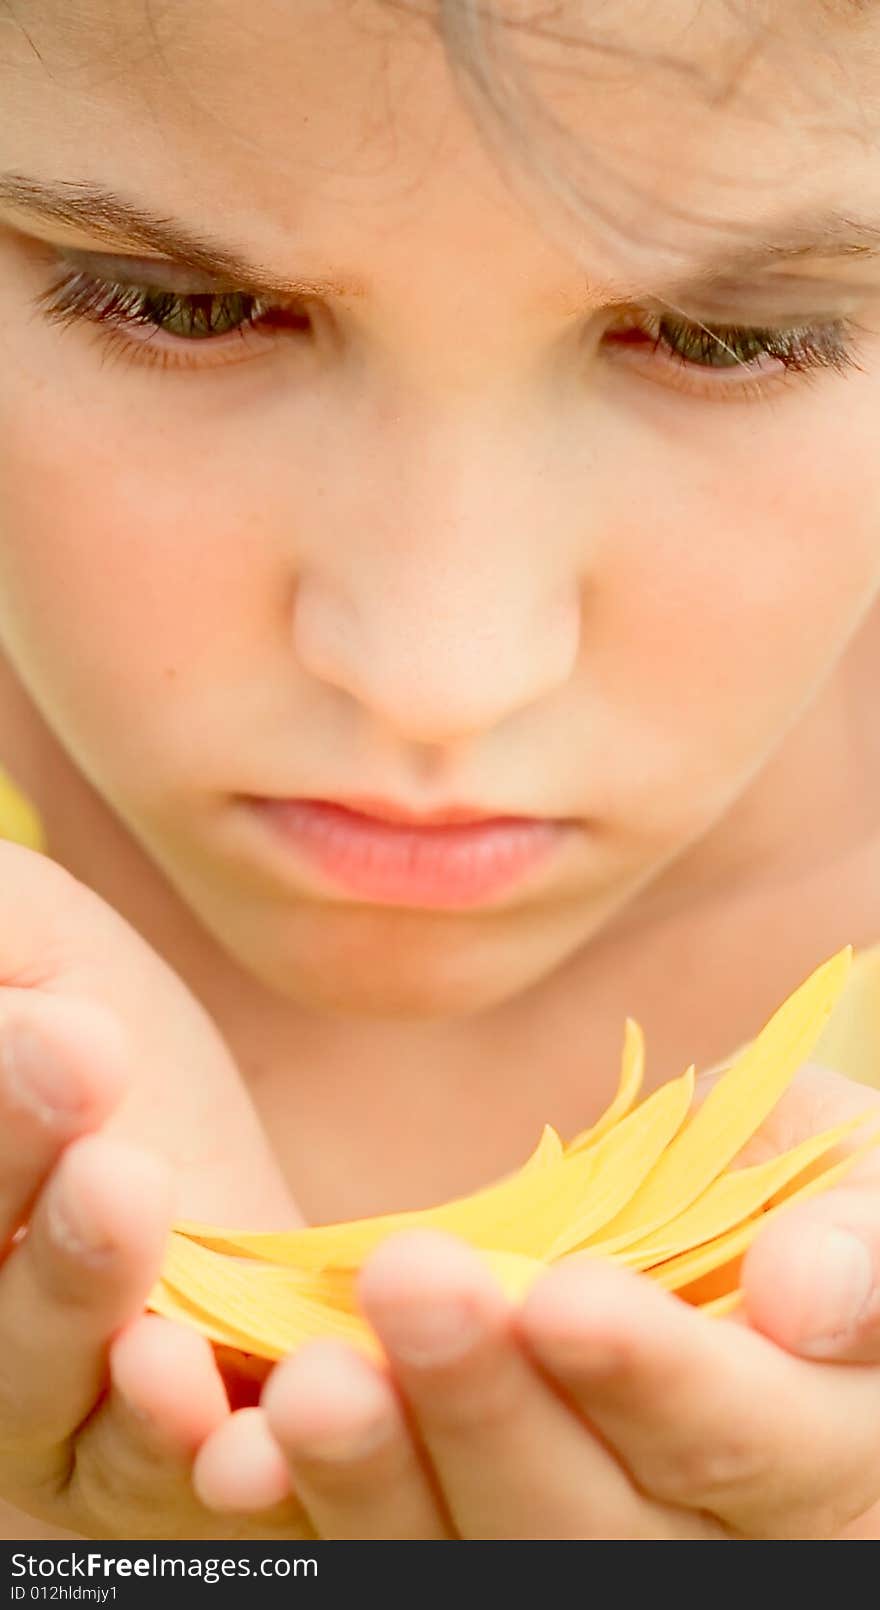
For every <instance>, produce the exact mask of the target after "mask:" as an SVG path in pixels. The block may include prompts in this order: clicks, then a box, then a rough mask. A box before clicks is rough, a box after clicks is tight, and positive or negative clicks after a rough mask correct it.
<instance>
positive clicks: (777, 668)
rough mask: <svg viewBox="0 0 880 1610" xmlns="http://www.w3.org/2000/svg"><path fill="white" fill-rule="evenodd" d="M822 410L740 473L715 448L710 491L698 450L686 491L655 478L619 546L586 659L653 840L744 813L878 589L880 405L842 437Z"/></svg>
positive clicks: (686, 470)
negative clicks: (641, 512)
mask: <svg viewBox="0 0 880 1610" xmlns="http://www.w3.org/2000/svg"><path fill="white" fill-rule="evenodd" d="M873 390H874V392H876V390H877V386H876V382H875V385H874V388H873ZM710 406H711V407H712V408H715V407H718V408H719V410H720V411H723V405H710ZM811 410H812V411H811V412H810V414H809V416H808V420H806V421H805V424H804V429H803V430H802V431H798V430H797V428H796V425H795V426H793V425H792V423H790V422H789V421H788V420H786V421H785V429H784V430H783V428H782V425H781V424H780V425H779V426H778V428H777V429H776V430H775V431H774V429H773V425H772V422H771V424H770V425H769V426H768V427H765V435H764V436H763V438H762V439H761V442H760V445H756V446H753V447H752V448H751V449H750V450H749V451H748V452H745V451H743V450H742V448H741V449H740V452H739V462H738V455H737V451H736V446H735V437H734V438H733V446H732V447H731V445H730V443H729V446H728V451H727V452H726V454H723V455H722V454H721V453H720V452H719V449H718V446H717V440H716V445H715V449H714V454H713V460H709V459H708V458H707V459H703V460H702V462H703V463H706V464H707V466H708V467H707V469H706V471H705V473H704V475H703V476H700V474H699V469H698V468H697V474H696V476H695V466H697V467H698V466H699V464H700V462H701V456H700V453H699V450H698V444H695V443H694V442H693V441H691V442H690V444H689V454H690V456H689V458H688V460H687V462H684V461H683V462H682V464H681V470H680V473H679V474H677V475H675V476H674V477H673V476H671V475H670V469H669V464H668V463H666V464H665V465H661V463H660V462H658V463H657V464H656V466H655V471H656V474H655V476H654V478H653V480H652V479H651V478H650V477H649V476H647V475H646V481H645V484H648V485H653V487H654V488H655V489H656V496H655V499H654V504H653V506H652V507H651V508H650V512H649V513H648V516H647V518H646V520H645V521H644V523H642V522H641V521H638V520H634V518H633V514H632V511H631V510H630V511H627V512H626V514H622V515H621V518H620V520H619V522H618V524H617V525H616V528H615V530H614V532H613V536H609V539H608V546H607V548H606V549H605V551H604V556H603V562H602V563H603V572H602V574H603V583H604V589H605V597H606V600H607V604H606V607H605V609H604V610H603V611H601V612H597V620H596V622H595V625H594V628H593V630H592V632H591V633H590V634H589V637H588V648H587V652H588V653H589V654H590V656H591V657H592V660H591V663H592V665H593V676H594V679H595V682H596V684H597V685H599V686H600V687H601V689H602V693H603V704H604V708H605V709H606V711H607V712H608V717H609V723H611V722H613V732H612V730H611V728H610V726H609V733H608V738H609V752H610V753H612V754H614V753H621V754H626V753H629V755H630V756H631V757H633V758H630V760H629V761H628V762H625V763H626V764H628V769H629V771H630V773H631V774H632V773H633V772H637V774H638V781H637V782H636V784H635V788H634V790H633V795H632V797H633V800H634V805H635V808H636V811H635V814H636V816H637V817H638V819H639V821H640V822H641V823H642V824H643V825H644V827H645V828H646V830H647V831H651V830H652V825H653V826H655V827H656V828H657V830H658V831H660V832H662V831H663V830H664V828H663V827H661V823H662V824H664V826H668V825H669V822H670V819H671V817H673V816H674V817H675V818H676V821H675V829H674V830H675V831H684V832H686V831H690V830H691V828H692V826H693V825H694V821H693V820H688V821H687V822H686V821H685V820H684V815H685V814H686V813H690V816H691V818H692V819H695V818H696V817H699V819H700V823H703V822H706V821H708V820H711V819H712V817H713V816H714V815H716V814H717V813H718V811H720V810H721V809H722V808H723V807H724V805H725V804H726V803H727V802H728V801H729V800H730V799H731V798H733V797H735V795H736V794H737V793H738V792H739V791H740V790H741V789H742V787H743V786H744V785H745V783H746V781H747V780H748V778H749V776H750V775H751V774H752V773H753V772H754V771H755V770H756V769H757V768H758V767H759V766H760V764H761V763H762V762H763V761H764V760H765V759H766V758H767V757H768V756H769V754H770V753H771V751H772V749H773V748H774V747H775V745H776V744H777V742H778V741H780V740H781V738H782V737H783V736H784V734H785V731H786V730H787V728H788V727H789V726H790V725H791V724H792V723H793V722H794V721H795V720H796V718H797V716H798V715H799V713H800V712H801V710H802V709H804V708H805V706H806V705H807V704H808V702H809V701H810V699H811V697H812V695H813V694H814V693H815V692H816V691H817V690H818V689H819V688H820V687H821V685H822V683H823V682H824V681H825V680H826V679H827V677H828V676H829V675H830V673H831V671H832V669H833V667H834V665H835V663H836V662H837V660H838V659H839V658H840V656H841V654H842V653H843V651H844V650H845V648H846V645H847V643H848V642H849V640H850V639H851V638H852V636H853V635H854V633H855V632H856V630H857V629H858V627H859V625H860V623H861V621H862V619H863V618H864V616H865V615H866V613H867V612H868V610H869V609H870V607H871V605H872V603H873V601H874V599H875V597H876V595H877V591H878V588H880V466H878V464H877V459H876V454H875V452H874V449H873V446H872V442H873V436H874V427H873V421H874V420H875V418H876V412H877V399H876V398H875V397H874V395H873V394H871V395H866V396H865V397H864V398H863V403H862V406H861V408H859V407H855V408H853V409H852V411H851V412H850V413H848V415H847V421H846V427H847V428H846V430H845V431H844V430H843V428H842V427H836V426H835V423H834V414H833V411H832V409H831V408H830V407H827V406H823V405H822V404H821V403H817V401H814V402H813V403H812V404H811ZM759 412H760V411H759ZM793 413H795V414H796V413H797V410H796V409H794V410H793ZM716 429H717V427H716ZM817 441H818V442H821V444H822V446H821V451H820V452H817V451H816V448H815V444H816V442H817ZM801 443H804V444H805V445H804V447H803V448H802V447H801V445H800V444H801ZM695 449H696V450H695ZM722 465H723V467H719V466H722ZM663 488H665V489H666V493H665V499H666V501H665V505H664V492H663ZM634 757H637V758H634Z"/></svg>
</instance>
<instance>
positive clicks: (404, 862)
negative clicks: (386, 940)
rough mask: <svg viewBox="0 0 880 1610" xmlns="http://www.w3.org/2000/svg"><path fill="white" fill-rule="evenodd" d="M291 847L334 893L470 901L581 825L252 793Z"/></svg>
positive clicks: (517, 879)
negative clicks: (284, 798)
mask: <svg viewBox="0 0 880 1610" xmlns="http://www.w3.org/2000/svg"><path fill="white" fill-rule="evenodd" d="M249 804H250V805H251V806H252V808H253V810H254V811H255V812H256V814H257V815H258V816H259V817H260V818H261V819H262V820H263V821H264V822H265V824H266V826H267V827H268V828H269V829H270V831H271V832H272V833H273V834H274V836H275V839H276V841H277V842H279V843H280V844H281V846H282V847H283V848H286V849H287V850H288V851H290V852H292V853H293V855H294V856H295V858H296V859H297V860H298V862H299V864H300V866H301V867H302V868H303V869H304V870H306V871H307V872H308V873H309V874H310V875H311V876H312V877H316V878H317V879H318V880H319V882H320V883H321V885H322V886H323V887H326V888H327V889H328V890H333V889H337V890H344V891H345V892H346V893H348V894H349V895H352V894H353V895H356V896H358V897H359V898H360V899H363V900H367V901H370V902H372V903H376V904H382V905H405V906H423V907H429V908H435V909H441V908H447V909H455V908H464V907H467V906H476V905H480V904H483V903H485V902H487V901H489V900H491V899H492V898H493V897H494V896H496V895H499V894H501V893H503V892H506V891H507V890H509V889H511V888H513V887H516V886H518V885H521V884H523V883H525V882H526V881H527V880H528V879H529V878H530V877H534V875H535V874H536V872H537V871H539V870H540V869H543V868H544V866H545V865H546V864H547V862H548V861H549V859H550V858H551V857H552V856H553V854H554V852H555V851H557V850H558V849H559V847H560V846H561V843H562V841H563V839H564V838H566V837H567V836H568V835H569V834H570V833H571V831H572V826H573V824H572V823H571V821H570V820H568V819H565V818H555V817H536V816H524V815H506V814H505V815H501V814H497V813H496V814H492V813H490V812H488V811H484V810H480V809H478V808H476V807H472V806H468V805H448V806H444V807H442V808H438V809H435V810H432V811H421V812H418V811H414V810H412V809H410V808H409V807H408V806H404V805H398V804H396V803H393V802H391V801H388V800H383V799H376V798H373V797H369V798H367V797H366V796H358V797H357V798H356V799H346V800H345V801H341V800H335V799H334V800H329V799H309V798H297V799H289V800H280V799H267V798H256V797H254V798H251V799H250V800H249Z"/></svg>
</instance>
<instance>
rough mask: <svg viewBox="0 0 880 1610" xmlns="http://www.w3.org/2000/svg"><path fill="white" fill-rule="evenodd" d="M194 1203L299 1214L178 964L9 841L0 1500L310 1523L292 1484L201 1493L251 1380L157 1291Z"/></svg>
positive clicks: (134, 1525)
mask: <svg viewBox="0 0 880 1610" xmlns="http://www.w3.org/2000/svg"><path fill="white" fill-rule="evenodd" d="M145 1129H146V1130H147V1131H148V1136H149V1142H148V1144H149V1149H147V1148H146V1147H144V1146H143V1145H135V1144H133V1143H132V1142H133V1138H137V1139H138V1140H141V1138H142V1136H143V1132H144V1130H145ZM182 1212H183V1213H186V1214H188V1215H193V1216H204V1217H207V1216H211V1217H218V1218H220V1220H221V1222H222V1221H223V1220H226V1219H229V1220H231V1221H234V1222H241V1221H242V1220H243V1221H244V1222H249V1223H259V1224H262V1225H263V1226H264V1227H267V1228H269V1227H277V1226H278V1225H284V1226H287V1225H290V1224H291V1223H297V1222H301V1220H300V1217H299V1215H298V1214H297V1210H296V1207H295V1204H294V1203H293V1202H292V1201H291V1199H290V1197H289V1194H288V1192H287V1190H286V1187H285V1185H284V1181H283V1179H282V1177H281V1174H280V1171H279V1169H278V1167H277V1164H276V1162H275V1160H274V1158H273V1157H272V1155H271V1153H270V1152H269V1149H268V1146H267V1143H266V1141H265V1137H264V1136H263V1133H262V1130H261V1129H260V1126H259V1123H258V1121H257V1118H256V1115H255V1113H254V1112H253V1109H252V1108H251V1106H250V1103H249V1100H248V1097H247V1092H246V1091H245V1089H244V1087H243V1085H242V1082H241V1080H240V1078H239V1075H238V1072H237V1069H236V1068H235V1064H234V1062H233V1060H232V1057H231V1055H230V1053H229V1051H228V1049H227V1047H226V1045H225V1043H224V1042H223V1040H222V1038H221V1037H220V1035H219V1033H218V1032H217V1030H216V1029H215V1028H214V1025H213V1023H212V1022H211V1020H210V1018H209V1017H208V1015H207V1014H206V1013H205V1012H204V1011H203V1009H202V1008H201V1006H200V1005H199V1003H198V1002H197V1001H196V1000H195V999H194V997H193V996H192V995H190V993H189V992H188V991H187V989H186V988H185V986H184V985H183V983H182V982H181V980H180V979H179V978H178V977H177V975H176V974H175V973H173V971H172V970H171V969H170V968H168V967H167V966H166V965H165V963H164V962H163V961H162V960H161V959H160V958H159V957H158V956H157V955H156V954H155V953H154V952H153V951H152V950H151V949H150V947H149V946H148V945H147V944H146V943H145V942H144V941H143V940H142V939H141V937H140V936H139V935H138V934H137V933H136V932H135V931H134V930H133V929H132V928H130V927H129V926H128V925H127V924H126V923H125V922H124V921H123V919H122V918H121V917H120V916H119V915H118V914H117V913H116V912H114V911H113V910H112V909H111V908H110V907H109V906H107V905H106V904H105V903H104V902H103V901H101V900H100V899H99V898H98V896H96V895H95V894H94V893H93V892H92V891H91V890H89V889H88V888H86V887H85V886H84V885H83V884H81V883H79V882H78V881H77V880H76V879H75V878H73V877H71V876H70V875H69V874H68V873H66V872H65V871H64V870H63V869H62V868H61V867H59V866H58V865H56V863H54V862H52V861H50V860H49V859H48V858H46V857H43V856H39V855H37V854H36V853H35V852H33V851H30V850H26V849H23V848H22V847H21V846H18V845H13V844H9V843H7V842H5V841H0V1500H5V1501H6V1503H7V1504H11V1505H14V1506H15V1507H16V1509H18V1510H19V1511H23V1512H24V1513H25V1514H26V1515H28V1516H32V1517H35V1518H37V1519H38V1520H40V1521H41V1522H44V1523H48V1524H49V1525H51V1526H53V1527H57V1528H61V1529H63V1530H66V1531H72V1532H74V1533H78V1534H81V1535H84V1536H86V1537H95V1538H98V1537H117V1538H144V1537H156V1538H165V1537H168V1538H173V1537H200V1536H205V1537H219V1536H223V1537H230V1536H232V1537H237V1536H254V1537H274V1536H276V1535H279V1529H280V1533H281V1535H283V1536H309V1535H311V1534H310V1528H309V1524H308V1522H307V1521H306V1519H305V1517H304V1515H303V1512H302V1510H301V1508H300V1507H299V1506H298V1505H297V1504H296V1503H294V1502H293V1501H292V1500H290V1499H285V1500H283V1501H282V1502H281V1504H280V1507H279V1508H278V1509H277V1511H276V1512H275V1513H274V1514H264V1515H263V1516H262V1517H261V1519H260V1523H259V1525H255V1524H254V1523H253V1522H251V1521H248V1520H247V1519H245V1518H241V1519H240V1523H239V1522H237V1521H234V1520H233V1521H232V1522H230V1520H229V1519H228V1518H224V1520H223V1521H222V1522H220V1521H218V1518H217V1516H216V1515H214V1514H212V1513H211V1512H209V1511H208V1510H206V1509H205V1508H204V1506H203V1505H202V1504H201V1503H200V1502H199V1500H198V1499H197V1498H196V1497H195V1496H194V1493H193V1488H192V1481H191V1472H192V1463H193V1458H194V1456H195V1453H196V1451H197V1449H198V1447H199V1446H200V1444H201V1443H202V1442H203V1441H204V1439H205V1438H206V1437H207V1436H208V1435H209V1434H210V1433H211V1432H212V1431H214V1430H216V1428H218V1427H219V1426H220V1425H222V1423H223V1422H224V1421H225V1420H226V1419H227V1418H228V1416H229V1413H230V1393H231V1394H232V1401H233V1402H236V1401H238V1397H239V1395H241V1396H244V1395H245V1394H246V1392H247V1383H246V1382H245V1381H243V1380H242V1379H241V1378H238V1377H236V1376H235V1375H234V1374H233V1373H232V1372H231V1371H230V1370H229V1369H221V1364H220V1361H219V1360H218V1357H217V1356H216V1355H215V1353H214V1351H213V1350H212V1348H211V1346H210V1345H209V1343H208V1342H207V1341H206V1340H205V1339H204V1338H203V1337H201V1336H199V1335H198V1334H196V1333H195V1332H194V1331H191V1330H189V1329H187V1328H184V1327H182V1326H178V1325H175V1324H172V1323H170V1322H169V1321H167V1320H165V1319H160V1318H159V1317H158V1316H155V1315H149V1314H147V1315H145V1314H144V1312H143V1310H144V1305H145V1302H146V1300H147V1297H148V1295H149V1292H150V1289H151V1287H152V1285H153V1282H154V1280H155V1278H156V1276H157V1274H158V1272H159V1269H160V1267H161V1263H162V1258H163V1254H164V1248H165V1243H166V1237H167V1233H168V1230H169V1228H170V1224H171V1221H172V1217H173V1216H175V1215H177V1214H180V1213H182ZM251 1395H253V1393H251ZM0 1507H2V1506H0ZM8 1535H9V1536H15V1537H21V1536H22V1535H23V1530H22V1528H21V1521H20V1520H19V1522H18V1525H17V1527H14V1526H11V1529H10V1530H9V1533H8Z"/></svg>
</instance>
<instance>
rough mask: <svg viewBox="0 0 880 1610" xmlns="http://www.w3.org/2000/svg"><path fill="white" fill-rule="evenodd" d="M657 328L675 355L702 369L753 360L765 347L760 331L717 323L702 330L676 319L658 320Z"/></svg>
mask: <svg viewBox="0 0 880 1610" xmlns="http://www.w3.org/2000/svg"><path fill="white" fill-rule="evenodd" d="M659 329H660V337H661V340H663V341H664V342H665V343H666V345H667V346H668V347H670V348H671V349H672V351H673V352H675V353H676V354H677V356H678V357H680V358H683V359H684V360H685V361H686V362H687V363H695V364H699V365H701V366H702V367H703V368H705V369H731V368H735V367H736V366H737V365H738V364H747V363H754V361H755V359H756V358H759V357H760V356H761V355H762V354H763V353H766V351H767V347H768V344H767V339H766V335H765V333H764V332H762V331H761V330H742V329H737V330H734V329H726V328H724V327H722V326H720V325H719V326H716V327H715V328H714V329H713V328H712V327H711V326H708V327H707V328H705V329H704V328H703V327H702V326H701V325H698V324H683V323H681V322H680V321H679V320H677V319H661V320H660V326H659Z"/></svg>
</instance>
